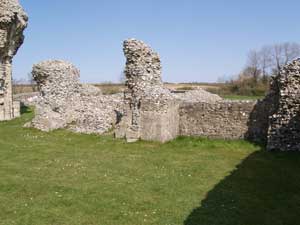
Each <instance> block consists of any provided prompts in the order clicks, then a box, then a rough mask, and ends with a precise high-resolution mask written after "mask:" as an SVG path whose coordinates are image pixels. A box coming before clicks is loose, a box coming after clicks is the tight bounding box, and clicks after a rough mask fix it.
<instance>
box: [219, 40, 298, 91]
mask: <svg viewBox="0 0 300 225" xmlns="http://www.w3.org/2000/svg"><path fill="white" fill-rule="evenodd" d="M299 57H300V45H299V44H298V43H293V42H286V43H280V44H274V45H266V46H263V47H262V48H261V49H259V50H251V51H249V53H248V56H247V62H246V65H245V67H244V69H243V70H242V71H241V72H240V73H239V74H238V75H237V76H235V77H234V78H231V79H230V80H229V81H227V82H226V84H227V85H226V87H225V89H224V90H223V91H227V92H228V94H229V92H230V93H231V94H241V95H264V94H265V92H266V91H267V89H268V86H269V79H270V76H271V75H276V74H278V73H279V71H280V70H281V68H282V67H283V66H284V65H285V64H287V63H289V62H290V61H291V60H293V59H296V58H299Z"/></svg>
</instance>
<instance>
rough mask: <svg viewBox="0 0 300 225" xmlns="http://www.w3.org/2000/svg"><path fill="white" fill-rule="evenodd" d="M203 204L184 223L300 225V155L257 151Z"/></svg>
mask: <svg viewBox="0 0 300 225" xmlns="http://www.w3.org/2000/svg"><path fill="white" fill-rule="evenodd" d="M200 205H201V206H200V207H199V208H196V209H194V210H193V212H192V213H191V214H190V215H189V216H188V218H187V219H186V220H185V222H184V225H295V224H300V155H299V154H297V153H270V152H266V151H259V152H255V153H253V154H252V155H250V156H249V157H248V158H246V159H245V160H244V161H243V162H242V163H241V164H240V165H239V166H237V168H236V170H234V171H233V172H232V173H231V174H230V175H229V176H228V177H226V178H225V179H224V180H222V181H221V182H220V183H219V184H217V185H216V186H215V187H214V189H213V190H211V191H210V192H209V193H208V194H207V196H206V198H205V199H204V200H202V201H201V204H200Z"/></svg>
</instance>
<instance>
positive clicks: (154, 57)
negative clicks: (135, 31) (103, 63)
mask: <svg viewBox="0 0 300 225" xmlns="http://www.w3.org/2000/svg"><path fill="white" fill-rule="evenodd" d="M124 54H125V57H126V60H127V61H126V68H125V76H126V86H127V89H126V90H125V99H124V102H125V109H124V111H123V112H124V115H123V117H122V118H121V122H120V123H119V124H118V129H117V131H116V136H117V137H125V138H126V139H127V141H129V142H132V141H136V140H139V139H143V140H156V141H161V142H165V141H168V140H171V139H174V138H175V137H177V136H178V133H179V112H178V109H179V101H178V100H177V99H176V98H175V97H174V96H173V94H172V93H171V92H170V91H169V90H168V89H166V88H164V87H163V82H162V79H161V62H160V58H159V55H158V54H157V53H156V52H154V51H153V50H152V49H151V48H150V47H148V46H147V45H146V44H144V43H143V42H142V41H138V40H135V39H129V40H127V41H125V42H124Z"/></svg>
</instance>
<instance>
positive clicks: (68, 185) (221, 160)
mask: <svg viewBox="0 0 300 225" xmlns="http://www.w3.org/2000/svg"><path fill="white" fill-rule="evenodd" d="M31 118H32V112H27V113H25V114H23V116H22V117H21V118H20V119H16V120H14V121H10V122H3V123H0V224H1V225H14V224H17V225H142V224H153V225H154V224H155V225H233V224H234V225H255V224H257V225H289V224H291V225H296V224H297V223H298V224H299V222H297V221H299V212H300V156H299V155H298V154H291V153H276V154H274V153H269V152H265V151H264V150H261V149H260V147H259V146H255V145H253V144H250V143H248V142H245V141H221V140H216V141H211V140H206V139H199V138H178V139H177V140H175V141H172V142H169V143H166V144H160V143H154V142H138V143H133V144H127V143H125V142H124V141H123V140H115V139H113V138H112V137H110V136H103V137H99V136H95V135H79V134H73V133H70V132H67V131H64V130H59V131H55V132H51V133H42V132H40V131H37V130H34V129H27V128H22V125H23V124H24V123H25V122H26V121H29V120H30V119H31Z"/></svg>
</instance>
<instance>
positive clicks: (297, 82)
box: [267, 59, 300, 151]
mask: <svg viewBox="0 0 300 225" xmlns="http://www.w3.org/2000/svg"><path fill="white" fill-rule="evenodd" d="M270 94H271V95H272V99H273V104H272V107H271V110H272V112H271V113H270V117H269V118H270V119H269V129H268V138H267V139H268V144H267V149H268V150H278V149H280V150H281V151H300V59H297V60H294V61H293V62H291V63H290V64H288V65H286V66H285V67H284V68H283V69H282V70H281V71H280V73H279V74H278V75H277V76H275V77H273V79H272V82H271V90H270Z"/></svg>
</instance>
